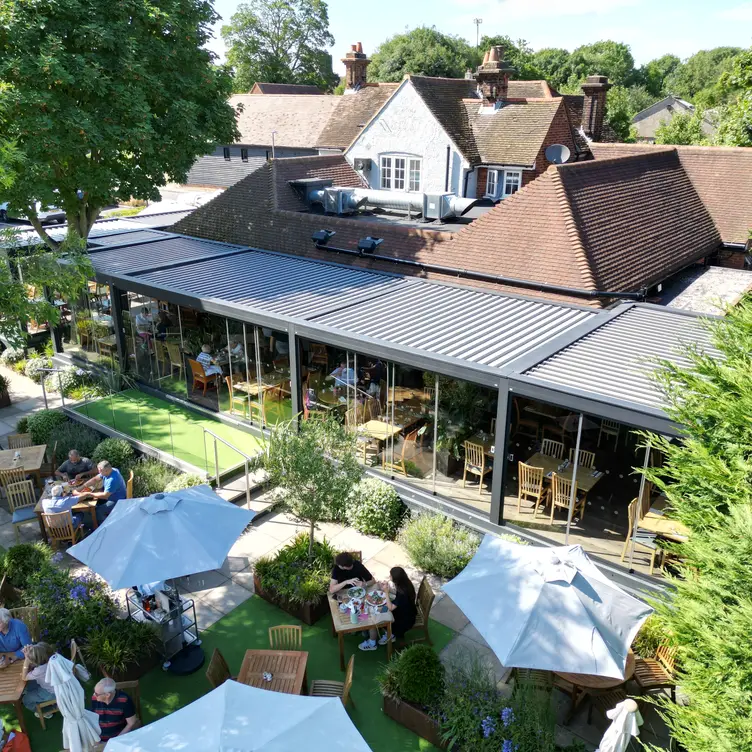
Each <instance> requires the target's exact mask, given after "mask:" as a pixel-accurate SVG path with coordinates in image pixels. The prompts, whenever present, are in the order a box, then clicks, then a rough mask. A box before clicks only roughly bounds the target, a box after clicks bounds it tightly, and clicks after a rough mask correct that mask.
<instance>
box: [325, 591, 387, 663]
mask: <svg viewBox="0 0 752 752" xmlns="http://www.w3.org/2000/svg"><path fill="white" fill-rule="evenodd" d="M379 589H380V588H379V587H378V585H372V586H371V587H369V588H367V591H368V592H369V593H371V592H373V591H374V590H379ZM345 595H347V593H346V592H345V591H340V592H339V593H329V597H328V598H327V600H328V601H329V610H330V611H331V614H332V636H335V635H336V637H337V641H338V642H339V668H340V670H341V671H344V670H345V641H344V636H345V635H346V634H350V633H351V632H362V631H363V630H367V629H370V628H371V627H378V626H381V627H386V634H387V643H386V659H387V661H391V660H392V622H393V621H394V617H393V616H392V612H391V611H385V612H380V611H377V612H376V613H375V614H368V615H367V616H366V618H363V616H365V615H361V616H360V617H359V618H358V623H357V624H353V623H352V622H351V621H350V612H349V611H345V612H342V611H341V610H340V608H339V604H340V603H341V597H344V596H345ZM338 596H341V597H338Z"/></svg>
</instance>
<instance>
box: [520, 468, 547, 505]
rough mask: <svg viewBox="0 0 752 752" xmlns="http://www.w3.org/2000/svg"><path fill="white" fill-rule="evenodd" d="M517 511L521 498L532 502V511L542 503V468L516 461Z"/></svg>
mask: <svg viewBox="0 0 752 752" xmlns="http://www.w3.org/2000/svg"><path fill="white" fill-rule="evenodd" d="M517 468H518V473H517V477H518V481H517V482H518V487H517V513H518V514H519V511H520V506H521V504H522V499H523V498H524V499H525V501H532V502H533V511H535V510H536V509H537V508H538V505H539V504H542V503H543V468H542V467H533V466H532V465H526V464H525V463H524V462H518V463H517Z"/></svg>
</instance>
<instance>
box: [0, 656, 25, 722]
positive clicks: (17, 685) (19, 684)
mask: <svg viewBox="0 0 752 752" xmlns="http://www.w3.org/2000/svg"><path fill="white" fill-rule="evenodd" d="M23 663H24V662H23V661H16V662H15V663H11V664H10V665H6V666H5V668H0V705H13V707H14V708H15V710H16V716H17V717H18V723H19V725H20V726H21V731H23V732H24V734H28V733H29V732H28V731H27V729H26V721H25V719H24V712H23V705H22V703H21V695H23V691H24V687H26V682H25V681H24V680H23V679H22V678H21V672H22V671H23Z"/></svg>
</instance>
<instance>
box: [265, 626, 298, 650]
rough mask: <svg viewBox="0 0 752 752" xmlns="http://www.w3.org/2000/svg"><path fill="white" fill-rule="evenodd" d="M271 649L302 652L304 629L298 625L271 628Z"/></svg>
mask: <svg viewBox="0 0 752 752" xmlns="http://www.w3.org/2000/svg"><path fill="white" fill-rule="evenodd" d="M269 647H270V648H271V649H272V650H302V649H303V627H301V626H299V625H297V624H282V625H281V626H279V627H269Z"/></svg>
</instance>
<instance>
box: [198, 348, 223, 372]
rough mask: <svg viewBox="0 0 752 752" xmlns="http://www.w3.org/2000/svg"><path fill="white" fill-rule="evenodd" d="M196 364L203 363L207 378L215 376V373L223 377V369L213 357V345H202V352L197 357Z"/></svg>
mask: <svg viewBox="0 0 752 752" xmlns="http://www.w3.org/2000/svg"><path fill="white" fill-rule="evenodd" d="M196 362H197V363H201V366H202V368H203V369H204V373H205V374H206V375H207V376H213V375H214V374H215V373H216V374H219V375H220V376H221V375H222V369H221V368H220V367H219V366H218V365H217V361H216V360H215V359H214V358H212V356H211V345H201V352H200V353H199V354H198V356H197V357H196Z"/></svg>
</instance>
